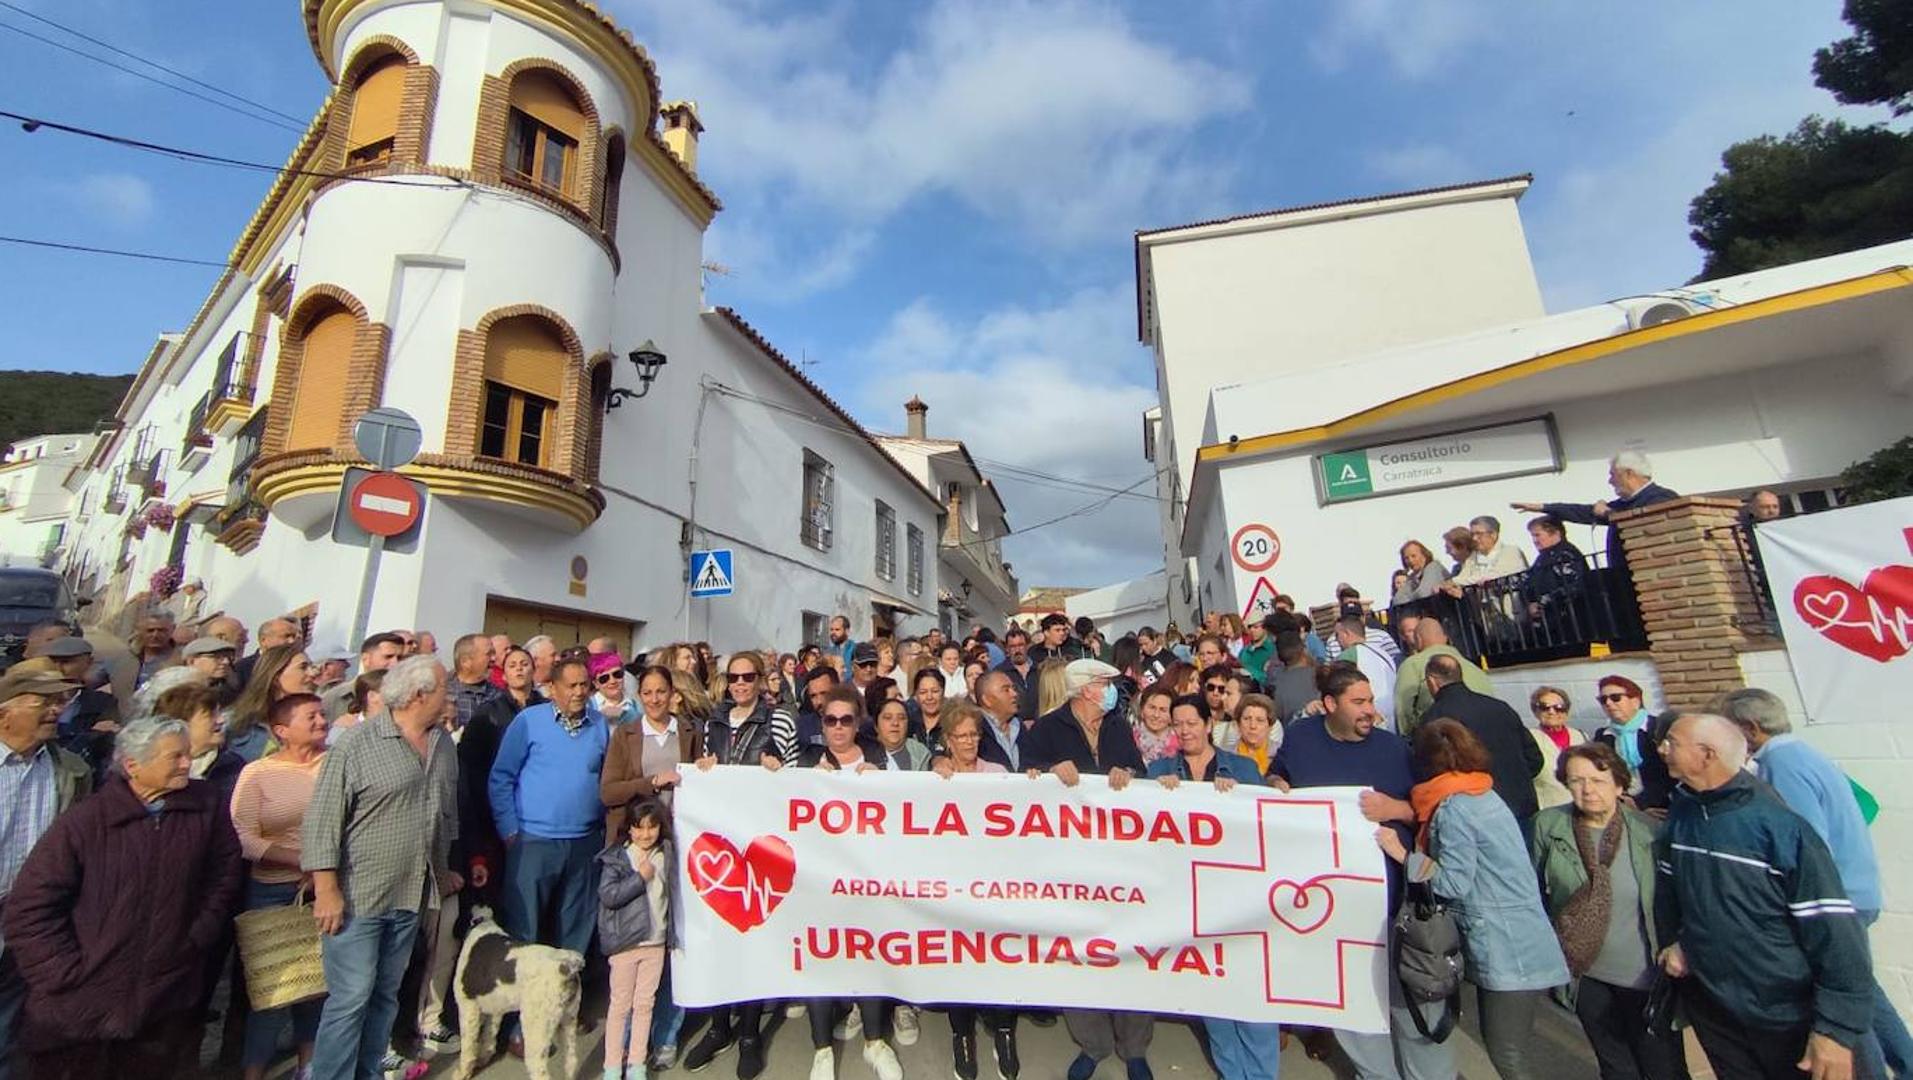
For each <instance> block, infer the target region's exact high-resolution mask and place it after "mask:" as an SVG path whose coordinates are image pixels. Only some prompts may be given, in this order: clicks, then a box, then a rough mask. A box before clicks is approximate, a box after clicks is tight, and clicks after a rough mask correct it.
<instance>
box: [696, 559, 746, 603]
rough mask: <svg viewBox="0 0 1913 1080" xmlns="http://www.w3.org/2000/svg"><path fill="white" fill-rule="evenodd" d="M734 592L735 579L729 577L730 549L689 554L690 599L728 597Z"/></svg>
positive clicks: (735, 586)
mask: <svg viewBox="0 0 1913 1080" xmlns="http://www.w3.org/2000/svg"><path fill="white" fill-rule="evenodd" d="M735 591H737V579H736V578H735V577H733V576H732V575H731V549H730V548H712V549H711V550H709V551H693V552H691V599H693V600H697V599H702V598H704V597H709V596H729V595H731V593H733V592H735Z"/></svg>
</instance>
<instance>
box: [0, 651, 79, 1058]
mask: <svg viewBox="0 0 1913 1080" xmlns="http://www.w3.org/2000/svg"><path fill="white" fill-rule="evenodd" d="M55 663H56V661H53V660H51V659H49V658H45V657H42V658H39V659H35V660H24V661H21V662H20V663H18V664H15V665H14V666H13V667H12V668H10V669H8V671H7V673H6V674H5V675H0V911H4V910H5V907H6V902H7V894H8V893H10V892H12V891H13V881H14V878H16V877H17V876H19V873H20V867H21V865H22V864H23V863H25V862H26V861H27V852H29V851H31V850H33V845H34V844H36V843H38V842H39V841H40V837H42V836H44V835H45V834H46V831H47V830H48V829H50V828H52V827H53V819H54V818H56V817H58V816H60V815H61V814H63V813H65V812H66V810H67V808H68V807H70V806H72V805H73V804H74V803H75V802H77V801H79V800H80V799H81V798H82V797H84V796H85V795H87V794H88V793H89V792H91V791H92V790H93V770H92V769H91V768H90V767H89V766H88V765H87V763H86V762H85V761H83V760H81V759H80V757H79V756H78V755H76V754H72V753H68V752H67V751H65V750H62V749H60V747H59V746H58V745H57V744H56V743H55V741H54V739H55V736H56V735H57V734H58V732H59V719H60V710H61V709H62V708H64V707H65V706H66V704H67V700H68V698H70V697H71V696H72V695H73V692H74V691H76V690H78V689H79V688H80V684H79V683H76V682H72V681H70V680H67V679H65V678H62V677H61V676H60V674H59V672H58V671H57V670H56V669H55V667H54V665H55ZM26 993H27V988H26V983H25V982H23V981H21V978H20V969H19V968H18V967H16V966H15V965H14V962H13V957H12V955H11V954H10V953H9V952H8V950H7V948H6V942H5V941H4V940H0V1078H11V1077H13V1076H15V1075H17V1070H16V1068H15V1065H14V1061H15V1058H16V1057H17V1056H18V1055H17V1054H16V1052H15V1046H14V1043H15V1037H14V1032H15V1030H16V1028H17V1027H18V1026H19V1019H20V1007H21V1005H22V1004H23V1003H24V1002H25V1001H26Z"/></svg>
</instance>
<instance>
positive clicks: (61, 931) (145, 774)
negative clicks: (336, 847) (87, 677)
mask: <svg viewBox="0 0 1913 1080" xmlns="http://www.w3.org/2000/svg"><path fill="white" fill-rule="evenodd" d="M113 755H114V769H113V775H112V776H110V777H108V779H107V781H106V783H105V784H104V785H103V786H102V787H101V788H100V790H99V791H98V792H97V793H95V794H94V795H92V796H91V797H89V798H87V799H83V800H81V801H80V802H79V803H78V804H77V805H75V806H74V807H73V809H71V810H69V811H67V812H66V813H65V814H63V815H61V816H60V817H59V818H58V819H57V820H55V821H54V823H53V827H52V828H51V829H49V830H48V831H47V833H46V835H45V836H43V837H42V838H41V840H40V843H39V844H38V845H36V846H35V847H34V849H33V852H32V854H30V855H28V856H27V860H26V863H25V865H23V866H22V867H21V868H20V875H19V877H18V878H17V879H16V880H15V881H14V884H13V890H12V892H11V893H10V894H9V895H8V897H7V906H6V916H5V936H6V948H7V952H8V953H9V954H10V955H11V956H12V958H13V960H14V962H15V963H16V964H18V966H19V969H20V974H21V977H22V978H23V979H24V980H25V982H26V985H27V1004H26V1022H25V1025H24V1027H23V1032H22V1039H21V1045H22V1046H23V1047H24V1049H25V1050H26V1052H27V1053H28V1055H29V1057H30V1060H31V1062H32V1072H33V1074H34V1075H37V1076H85V1077H94V1076H97V1077H125V1078H128V1080H130V1078H133V1077H139V1078H141V1080H145V1078H148V1077H153V1078H165V1077H170V1076H172V1075H174V1074H175V1070H176V1067H177V1063H178V1062H179V1060H180V1058H181V1055H182V1053H183V1052H184V1050H185V1043H186V1042H187V1041H188V1040H190V1038H191V1037H192V1036H193V1034H194V1033H195V1032H196V1031H197V1024H196V1022H195V1021H196V1017H195V1015H194V1012H195V1006H196V1003H197V1002H198V1000H199V997H200V980H201V979H202V978H203V977H204V973H205V963H204V955H205V953H206V952H207V951H208V950H211V949H213V948H215V947H216V946H217V945H218V943H219V941H220V939H221V937H222V936H223V934H224V933H225V928H226V924H227V921H228V920H229V919H230V918H231V917H232V911H233V907H234V902H235V901H236V900H237V899H238V896H239V887H240V877H241V863H240V852H239V839H238V837H237V836H235V835H234V834H233V830H232V825H231V823H230V822H229V821H228V819H227V816H226V813H225V811H224V810H223V809H222V808H221V807H220V806H219V805H218V803H217V800H216V799H215V798H214V797H213V793H212V792H211V790H210V789H209V788H207V787H206V786H205V785H199V784H189V783H188V780H187V774H188V769H189V768H190V765H191V758H190V757H189V756H188V741H187V734H186V725H185V724H182V723H180V722H179V721H178V720H173V719H170V718H158V717H142V718H140V719H138V720H135V721H133V722H131V723H129V724H127V725H126V726H125V728H123V729H122V730H121V731H120V733H119V738H118V740H117V741H116V742H115V744H114V748H113Z"/></svg>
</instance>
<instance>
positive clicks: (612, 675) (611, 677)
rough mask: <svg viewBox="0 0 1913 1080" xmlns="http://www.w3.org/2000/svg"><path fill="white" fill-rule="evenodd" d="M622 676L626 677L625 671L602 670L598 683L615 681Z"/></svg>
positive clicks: (601, 684) (600, 684)
mask: <svg viewBox="0 0 1913 1080" xmlns="http://www.w3.org/2000/svg"><path fill="white" fill-rule="evenodd" d="M622 678H624V673H623V672H619V671H606V672H601V673H599V675H598V685H599V686H603V685H604V684H606V683H614V682H617V681H618V680H619V679H622Z"/></svg>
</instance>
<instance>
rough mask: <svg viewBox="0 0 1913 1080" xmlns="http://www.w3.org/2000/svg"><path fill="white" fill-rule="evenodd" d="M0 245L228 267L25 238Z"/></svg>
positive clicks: (1, 240)
mask: <svg viewBox="0 0 1913 1080" xmlns="http://www.w3.org/2000/svg"><path fill="white" fill-rule="evenodd" d="M0 243H6V244H24V245H26V246H27V247H39V248H54V249H56V250H59V251H78V252H83V253H85V254H88V255H117V256H119V257H120V258H122V259H145V260H147V261H148V262H164V263H184V264H186V265H187V266H216V267H218V268H220V269H222V270H223V269H225V268H226V266H227V265H228V264H227V263H225V262H219V261H215V260H212V259H188V258H183V257H181V256H178V255H158V254H155V253H153V252H150V251H122V250H120V249H118V248H103V247H90V246H88V245H86V244H63V243H60V242H58V241H56V240H31V239H28V238H27V237H24V236H0Z"/></svg>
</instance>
